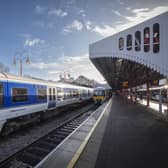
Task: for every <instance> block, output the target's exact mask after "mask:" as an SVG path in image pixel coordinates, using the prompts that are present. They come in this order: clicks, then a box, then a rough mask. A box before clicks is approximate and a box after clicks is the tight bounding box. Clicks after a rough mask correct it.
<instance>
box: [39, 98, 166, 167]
mask: <svg viewBox="0 0 168 168" xmlns="http://www.w3.org/2000/svg"><path fill="white" fill-rule="evenodd" d="M99 111H102V112H101V114H100V113H99V115H98V113H96V114H97V115H95V116H94V115H92V117H91V118H89V119H88V121H87V122H85V123H84V124H83V125H82V126H81V127H80V128H79V129H78V131H80V133H79V132H78V131H76V132H75V133H74V134H72V135H71V138H70V137H69V139H68V141H69V142H68V141H65V142H64V143H63V144H62V145H60V147H59V149H58V148H57V150H55V151H53V152H52V153H51V155H50V156H48V157H47V158H46V159H45V160H44V161H42V162H41V163H40V164H39V165H38V168H39V167H40V168H43V167H47V168H54V167H61V168H63V167H67V168H72V167H75V168H86V167H87V168H93V167H95V168H102V167H104V168H111V167H114V168H127V167H128V168H134V167H136V168H142V167H143V168H146V167H148V168H149V167H152V168H155V167H157V168H158V167H160V168H162V167H165V166H166V165H167V163H168V157H167V156H168V122H166V121H164V120H162V119H161V118H159V117H158V116H156V115H154V114H153V113H150V112H149V111H148V110H147V109H146V107H144V106H141V105H137V104H128V103H126V102H125V101H124V100H123V99H122V98H121V97H119V96H113V98H112V99H111V100H109V102H107V103H106V104H104V105H102V106H101V107H100V108H99ZM96 116H97V119H95V117H96ZM81 131H82V133H81ZM77 139H78V140H77ZM74 140H75V141H76V142H75V141H74ZM79 141H80V143H78V142H79ZM166 167H167V166H166Z"/></svg>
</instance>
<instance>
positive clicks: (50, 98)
mask: <svg viewBox="0 0 168 168" xmlns="http://www.w3.org/2000/svg"><path fill="white" fill-rule="evenodd" d="M49 100H52V94H51V88H49Z"/></svg>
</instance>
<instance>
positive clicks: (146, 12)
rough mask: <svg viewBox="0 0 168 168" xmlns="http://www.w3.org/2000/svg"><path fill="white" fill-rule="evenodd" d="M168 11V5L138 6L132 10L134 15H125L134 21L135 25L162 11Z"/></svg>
mask: <svg viewBox="0 0 168 168" xmlns="http://www.w3.org/2000/svg"><path fill="white" fill-rule="evenodd" d="M166 11H168V6H158V7H156V8H153V9H149V8H137V9H133V10H132V11H131V12H132V13H133V14H134V15H132V16H125V19H127V20H128V21H130V22H132V23H133V25H136V24H138V23H141V22H143V21H145V20H147V19H150V18H152V17H155V16H157V15H159V14H161V13H164V12H166Z"/></svg>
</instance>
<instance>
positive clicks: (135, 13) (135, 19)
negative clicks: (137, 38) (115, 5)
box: [85, 6, 168, 37]
mask: <svg viewBox="0 0 168 168" xmlns="http://www.w3.org/2000/svg"><path fill="white" fill-rule="evenodd" d="M126 10H128V7H127V8H126ZM129 11H130V12H131V13H132V14H131V15H123V14H122V13H121V12H119V11H117V10H113V13H115V14H116V15H117V16H120V17H122V18H123V20H120V21H116V22H115V23H113V25H103V26H102V25H96V24H94V23H93V22H91V21H85V27H86V29H87V30H89V31H91V32H96V33H98V34H99V35H101V36H102V37H107V36H110V35H113V34H114V33H117V32H120V31H122V30H125V29H127V28H130V27H132V26H134V25H137V24H139V23H142V22H143V21H145V20H148V19H150V18H152V17H155V16H157V15H159V14H161V13H164V12H166V11H168V6H159V7H156V8H153V9H149V8H136V9H132V11H131V8H129Z"/></svg>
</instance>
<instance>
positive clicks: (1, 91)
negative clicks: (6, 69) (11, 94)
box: [0, 83, 4, 107]
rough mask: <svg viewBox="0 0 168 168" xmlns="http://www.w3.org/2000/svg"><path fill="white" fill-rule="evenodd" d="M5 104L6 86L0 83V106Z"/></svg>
mask: <svg viewBox="0 0 168 168" xmlns="http://www.w3.org/2000/svg"><path fill="white" fill-rule="evenodd" d="M3 104H4V88H3V84H1V83H0V107H2V106H3Z"/></svg>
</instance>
